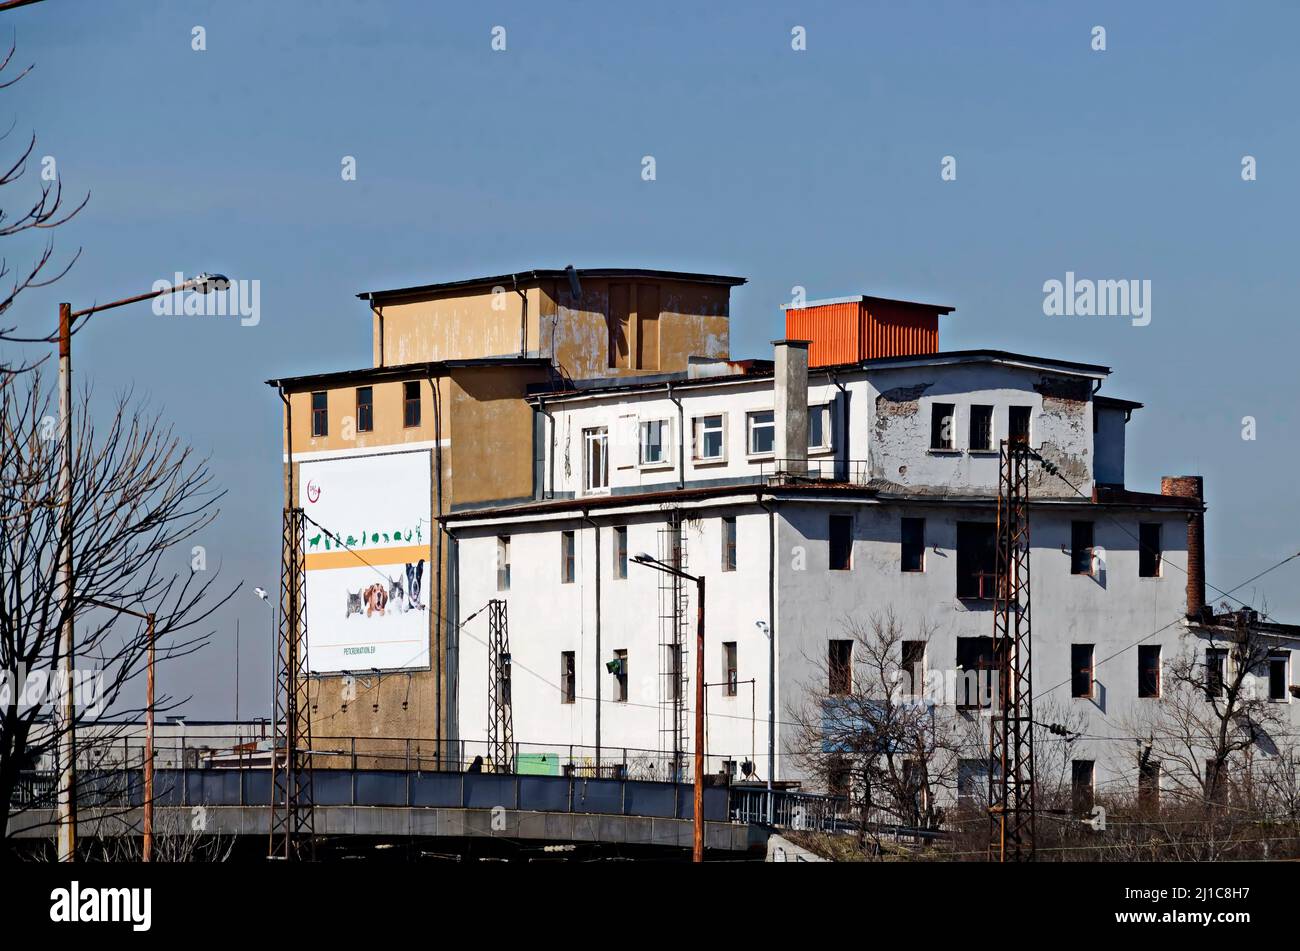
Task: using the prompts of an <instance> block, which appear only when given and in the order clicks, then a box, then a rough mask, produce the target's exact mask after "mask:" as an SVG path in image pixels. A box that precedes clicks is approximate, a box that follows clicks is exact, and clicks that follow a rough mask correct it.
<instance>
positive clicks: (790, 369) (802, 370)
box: [772, 340, 808, 475]
mask: <svg viewBox="0 0 1300 951" xmlns="http://www.w3.org/2000/svg"><path fill="white" fill-rule="evenodd" d="M772 346H773V347H774V348H775V350H776V366H775V368H774V377H773V390H774V394H773V403H772V408H773V413H772V422H773V423H775V430H776V432H775V436H776V438H775V440H774V441H775V447H774V448H775V453H774V454H775V456H776V464H777V471H784V472H794V473H797V474H800V475H803V474H806V473H807V472H808V341H807V340H773V341H772Z"/></svg>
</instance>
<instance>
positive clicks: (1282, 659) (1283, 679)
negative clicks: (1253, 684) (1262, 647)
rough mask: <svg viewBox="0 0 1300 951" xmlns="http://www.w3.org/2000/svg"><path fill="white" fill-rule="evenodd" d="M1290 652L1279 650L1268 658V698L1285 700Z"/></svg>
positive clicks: (1289, 667) (1288, 678)
mask: <svg viewBox="0 0 1300 951" xmlns="http://www.w3.org/2000/svg"><path fill="white" fill-rule="evenodd" d="M1290 674H1291V652H1290V651H1279V652H1278V653H1275V654H1272V655H1270V656H1269V658H1268V699H1270V700H1285V699H1286V695H1287V687H1289V686H1290V685H1289V684H1288V682H1287V681H1289V680H1290V679H1291V677H1290Z"/></svg>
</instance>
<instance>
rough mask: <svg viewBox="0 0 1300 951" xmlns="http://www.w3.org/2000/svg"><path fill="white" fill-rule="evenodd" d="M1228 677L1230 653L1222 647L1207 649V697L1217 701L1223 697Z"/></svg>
mask: <svg viewBox="0 0 1300 951" xmlns="http://www.w3.org/2000/svg"><path fill="white" fill-rule="evenodd" d="M1227 675H1228V652H1227V651H1226V650H1224V649H1223V648H1221V647H1207V648H1205V695H1206V696H1207V697H1209V698H1210V699H1213V700H1217V699H1219V698H1220V697H1222V696H1223V684H1224V681H1225V680H1226V679H1227Z"/></svg>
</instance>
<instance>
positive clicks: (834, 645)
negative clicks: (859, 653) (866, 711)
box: [827, 641, 853, 697]
mask: <svg viewBox="0 0 1300 951" xmlns="http://www.w3.org/2000/svg"><path fill="white" fill-rule="evenodd" d="M827 672H828V674H829V678H828V680H829V683H828V687H829V692H830V695H831V696H832V697H843V696H847V695H848V694H849V693H850V692H851V691H852V690H853V642H852V641H831V642H830V651H829V662H828V664H827Z"/></svg>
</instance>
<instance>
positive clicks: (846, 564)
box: [830, 515, 853, 571]
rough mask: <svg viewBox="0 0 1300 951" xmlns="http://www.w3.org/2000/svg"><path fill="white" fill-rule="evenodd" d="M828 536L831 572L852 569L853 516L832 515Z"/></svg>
mask: <svg viewBox="0 0 1300 951" xmlns="http://www.w3.org/2000/svg"><path fill="white" fill-rule="evenodd" d="M830 535H831V538H830V566H831V570H832V571H849V570H850V569H852V567H853V516H852V515H832V516H831V532H830Z"/></svg>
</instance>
